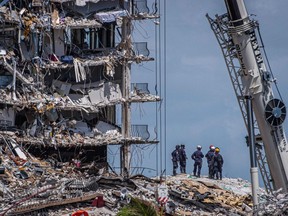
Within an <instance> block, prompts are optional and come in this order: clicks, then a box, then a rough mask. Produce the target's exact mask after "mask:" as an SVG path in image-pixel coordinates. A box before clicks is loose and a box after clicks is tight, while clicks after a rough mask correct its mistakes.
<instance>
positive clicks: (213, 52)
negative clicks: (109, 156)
mask: <svg viewBox="0 0 288 216" xmlns="http://www.w3.org/2000/svg"><path fill="white" fill-rule="evenodd" d="M152 2H153V1H152ZM150 3H151V2H150ZM150 3H149V6H151V4H152V3H151V4H150ZM245 3H246V8H247V11H248V13H249V14H255V15H256V16H254V19H255V20H258V21H259V24H260V30H261V35H262V39H263V41H264V45H265V48H266V52H267V54H268V59H269V61H270V65H271V67H272V71H273V74H274V76H275V77H276V78H277V80H278V87H279V89H280V93H281V94H282V97H283V100H284V103H285V104H286V105H287V104H288V93H287V84H288V71H287V65H288V61H287V60H288V49H287V48H288V45H287V38H288V31H287V30H288V22H287V20H288V13H287V8H288V1H287V0H276V1H275V0H253V1H251V0H246V1H245ZM160 7H161V8H162V9H163V8H164V4H163V1H162V4H161V5H160ZM165 13H166V44H167V46H166V57H167V58H166V62H167V64H166V76H167V77H166V79H167V80H166V81H167V82H166V89H167V92H166V132H167V133H166V154H165V151H164V149H165V148H164V144H165V143H163V141H162V143H161V145H162V148H160V147H158V153H159V154H158V157H160V156H159V155H160V152H159V151H160V149H161V150H162V157H163V158H166V161H167V162H166V169H167V174H171V173H172V162H171V156H170V155H171V152H172V151H173V150H174V148H175V145H176V144H180V143H184V144H185V145H186V152H187V155H188V161H187V171H188V172H189V173H191V172H192V166H193V161H192V160H191V157H190V156H191V154H192V153H193V152H194V151H195V149H196V146H197V145H202V146H203V151H204V153H206V152H207V150H208V147H209V145H210V144H214V145H215V146H218V147H220V149H221V152H220V153H221V154H222V155H223V157H224V168H223V175H224V176H225V177H233V178H237V177H240V178H244V179H248V180H250V159H249V149H248V148H247V146H246V143H245V136H246V135H247V131H246V128H245V125H244V121H243V118H242V115H241V111H240V108H239V106H238V102H237V100H236V96H235V94H234V90H233V87H232V83H231V81H230V78H229V74H228V70H227V68H226V65H225V61H224V58H223V56H222V52H221V50H220V47H219V45H218V42H217V40H216V38H215V36H214V33H213V31H212V30H211V28H210V25H209V23H208V21H207V19H206V17H205V15H206V13H208V14H209V16H210V17H214V16H215V14H219V15H221V14H224V13H226V8H225V4H224V0H202V1H199V0H178V1H173V0H167V1H166V12H165ZM160 26H161V31H162V33H163V29H164V11H161V20H160ZM134 31H135V32H136V33H137V36H135V37H134V39H135V41H147V42H148V46H149V50H150V52H151V54H150V56H151V57H155V55H156V54H155V24H154V23H153V21H151V20H150V21H141V22H139V23H137V24H135V26H134ZM163 40H164V38H163V37H162V38H161V42H162V43H163ZM157 43H160V42H159V41H158V42H157ZM164 56H165V53H162V60H163V59H164ZM163 69H164V67H163V66H162V70H163ZM132 80H133V81H134V82H148V83H149V89H150V91H151V92H152V93H155V90H154V85H155V63H152V62H151V63H144V64H141V65H136V66H134V67H133V72H132ZM162 85H164V83H162ZM162 94H163V92H162ZM275 94H276V92H275ZM275 96H276V95H275ZM162 108H164V107H163V106H162ZM132 112H133V116H134V120H133V121H132V123H134V124H149V130H150V133H151V138H154V137H155V134H154V132H153V130H154V128H153V127H155V125H156V123H155V122H156V121H155V113H156V108H155V105H154V104H137V105H133V106H132ZM159 115H160V114H159V112H158V116H159ZM162 115H164V114H163V113H162ZM287 122H288V120H286V121H285V125H287V126H285V127H284V129H286V131H287V128H288V123H287ZM158 127H159V125H158ZM158 138H159V135H158ZM159 146H160V145H159ZM137 152H138V151H137ZM137 152H136V153H135V152H134V153H133V154H134V156H135V157H136V158H139V157H140V156H139V155H138V153H137ZM143 154H144V153H141V156H142V155H143ZM142 157H143V156H142ZM155 158H157V156H156V151H155V149H154V150H153V148H150V149H149V150H146V153H145V156H144V158H143V164H142V165H143V166H145V167H150V168H154V169H156V162H155ZM137 160H138V159H137ZM137 165H139V164H137ZM164 168H165V164H163V165H162V169H164ZM202 174H203V175H207V164H206V161H205V162H204V164H203V171H202ZM259 178H260V173H259Z"/></svg>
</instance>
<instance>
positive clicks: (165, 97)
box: [163, 0, 167, 173]
mask: <svg viewBox="0 0 288 216" xmlns="http://www.w3.org/2000/svg"><path fill="white" fill-rule="evenodd" d="M166 11H167V10H166V1H165V0H164V13H163V14H164V27H163V28H164V50H163V52H164V120H163V121H164V122H163V123H164V153H165V156H164V161H165V165H164V167H165V170H166V165H167V160H166V158H167V144H166V131H167V125H166V120H167V111H166V104H167V95H166V93H167V88H166V82H167V74H166V63H167V62H166V57H167V56H166V55H167V50H166V47H167V46H166V45H167V38H166ZM165 173H166V172H165Z"/></svg>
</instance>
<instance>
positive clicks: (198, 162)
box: [191, 145, 204, 177]
mask: <svg viewBox="0 0 288 216" xmlns="http://www.w3.org/2000/svg"><path fill="white" fill-rule="evenodd" d="M201 149H202V147H201V146H200V145H198V146H197V150H196V151H195V152H194V153H193V154H192V155H191V158H192V160H194V169H193V175H194V176H197V177H200V174H201V168H202V158H203V157H204V155H203V153H202V151H201ZM196 174H197V175H196Z"/></svg>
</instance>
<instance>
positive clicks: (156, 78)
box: [154, 0, 159, 176]
mask: <svg viewBox="0 0 288 216" xmlns="http://www.w3.org/2000/svg"><path fill="white" fill-rule="evenodd" d="M157 1H158V0H155V3H154V7H155V8H156V9H155V11H158V9H157V5H158V3H157ZM155 13H156V12H155ZM157 39H158V26H157V25H155V92H156V96H158V61H157V60H158V40H157ZM155 109H156V110H155V113H156V116H155V117H156V126H155V129H154V131H155V132H156V140H158V118H159V117H158V102H156V104H155ZM156 175H157V176H159V145H156Z"/></svg>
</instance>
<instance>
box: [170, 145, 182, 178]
mask: <svg viewBox="0 0 288 216" xmlns="http://www.w3.org/2000/svg"><path fill="white" fill-rule="evenodd" d="M179 149H180V146H179V145H176V146H175V150H174V151H173V152H172V153H171V160H172V163H173V175H174V176H175V175H177V168H178V163H179V160H180V157H179Z"/></svg>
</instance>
